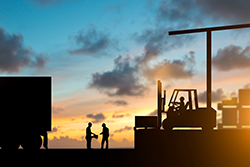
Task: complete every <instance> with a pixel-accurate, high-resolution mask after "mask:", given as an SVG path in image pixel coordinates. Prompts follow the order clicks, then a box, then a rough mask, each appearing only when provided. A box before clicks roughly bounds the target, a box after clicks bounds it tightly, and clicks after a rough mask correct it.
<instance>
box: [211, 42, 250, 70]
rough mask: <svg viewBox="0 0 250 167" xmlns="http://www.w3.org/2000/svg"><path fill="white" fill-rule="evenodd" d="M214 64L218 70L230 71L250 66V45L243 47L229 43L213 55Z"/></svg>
mask: <svg viewBox="0 0 250 167" xmlns="http://www.w3.org/2000/svg"><path fill="white" fill-rule="evenodd" d="M213 66H214V67H215V68H216V70H218V71H230V70H236V69H245V68H249V67H250V46H247V47H246V48H245V49H242V47H240V46H235V45H229V46H226V47H224V48H223V49H219V50H218V52H217V54H216V55H215V56H214V57H213Z"/></svg>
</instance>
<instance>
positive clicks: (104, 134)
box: [100, 123, 109, 149]
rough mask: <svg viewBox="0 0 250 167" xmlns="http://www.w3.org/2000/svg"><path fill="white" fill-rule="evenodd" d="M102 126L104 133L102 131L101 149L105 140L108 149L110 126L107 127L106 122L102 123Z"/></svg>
mask: <svg viewBox="0 0 250 167" xmlns="http://www.w3.org/2000/svg"><path fill="white" fill-rule="evenodd" d="M102 127H103V129H102V133H100V135H101V134H102V146H101V149H103V145H104V141H106V149H108V144H109V142H108V138H109V128H107V127H106V124H105V123H103V124H102Z"/></svg>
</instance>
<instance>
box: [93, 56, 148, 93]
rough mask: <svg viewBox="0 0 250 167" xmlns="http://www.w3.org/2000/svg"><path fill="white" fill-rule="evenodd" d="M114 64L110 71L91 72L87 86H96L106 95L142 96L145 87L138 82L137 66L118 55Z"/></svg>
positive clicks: (128, 59) (145, 89)
mask: <svg viewBox="0 0 250 167" xmlns="http://www.w3.org/2000/svg"><path fill="white" fill-rule="evenodd" d="M114 64H115V66H114V69H113V70H112V71H107V72H103V73H99V72H96V73H94V74H92V80H91V82H90V83H89V88H96V89H98V90H99V91H100V92H101V93H105V94H107V95H108V96H123V95H127V96H143V95H144V93H145V91H147V88H146V87H145V86H144V85H142V84H140V83H139V78H138V76H137V67H136V66H132V65H130V58H129V57H126V58H125V59H122V56H119V57H118V58H116V59H115V60H114Z"/></svg>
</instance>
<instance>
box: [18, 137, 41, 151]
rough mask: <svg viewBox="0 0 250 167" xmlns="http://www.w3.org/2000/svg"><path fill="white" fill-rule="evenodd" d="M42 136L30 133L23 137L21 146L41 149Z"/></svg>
mask: <svg viewBox="0 0 250 167" xmlns="http://www.w3.org/2000/svg"><path fill="white" fill-rule="evenodd" d="M41 145H42V138H41V136H40V135H29V136H25V137H23V139H22V142H21V146H22V147H23V149H40V148H41Z"/></svg>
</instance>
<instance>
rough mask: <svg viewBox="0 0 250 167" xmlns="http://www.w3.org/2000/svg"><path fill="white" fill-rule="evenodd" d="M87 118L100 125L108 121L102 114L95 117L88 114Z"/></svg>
mask: <svg viewBox="0 0 250 167" xmlns="http://www.w3.org/2000/svg"><path fill="white" fill-rule="evenodd" d="M86 117H87V118H91V119H92V122H93V123H99V122H102V121H103V120H105V119H106V117H105V116H104V115H103V114H102V113H99V114H95V115H93V114H88V115H87V116H86Z"/></svg>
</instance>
